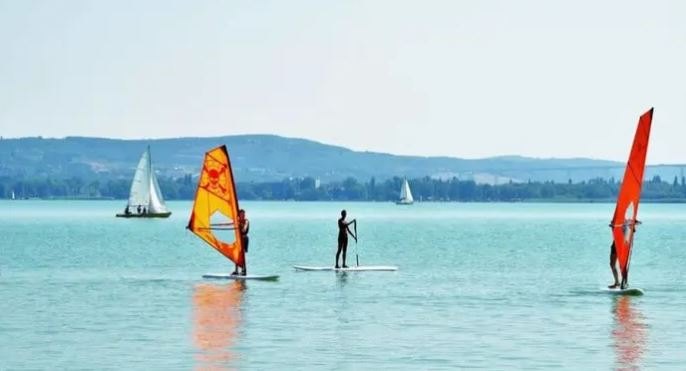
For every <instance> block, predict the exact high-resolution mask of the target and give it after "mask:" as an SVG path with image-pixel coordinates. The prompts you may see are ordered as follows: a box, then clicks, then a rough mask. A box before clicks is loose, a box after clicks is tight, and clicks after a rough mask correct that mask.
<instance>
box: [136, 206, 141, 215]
mask: <svg viewBox="0 0 686 371" xmlns="http://www.w3.org/2000/svg"><path fill="white" fill-rule="evenodd" d="M136 211H138V213H139V214H140V213H141V205H138V207H137V208H136Z"/></svg>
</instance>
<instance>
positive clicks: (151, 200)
mask: <svg viewBox="0 0 686 371" xmlns="http://www.w3.org/2000/svg"><path fill="white" fill-rule="evenodd" d="M138 207H141V208H145V212H146V213H147V214H165V213H169V210H167V206H166V205H165V203H164V198H163V197H162V191H160V186H159V184H158V183H157V177H156V176H155V171H154V169H153V167H152V156H151V155H150V147H148V148H146V150H145V152H143V154H142V155H141V159H140V161H138V167H136V173H135V174H134V176H133V181H132V182H131V191H130V192H129V203H128V208H127V209H130V210H132V212H136V210H137V209H138ZM170 214H171V213H170Z"/></svg>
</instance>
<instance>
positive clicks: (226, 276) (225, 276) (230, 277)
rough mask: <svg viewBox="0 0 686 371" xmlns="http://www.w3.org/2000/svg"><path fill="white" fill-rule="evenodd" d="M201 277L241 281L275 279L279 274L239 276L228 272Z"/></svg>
mask: <svg viewBox="0 0 686 371" xmlns="http://www.w3.org/2000/svg"><path fill="white" fill-rule="evenodd" d="M202 278H209V279H217V280H236V281H243V280H260V281H276V280H278V279H279V276H278V275H272V276H264V275H262V276H256V275H253V274H249V275H247V276H241V275H239V274H228V273H207V274H203V275H202Z"/></svg>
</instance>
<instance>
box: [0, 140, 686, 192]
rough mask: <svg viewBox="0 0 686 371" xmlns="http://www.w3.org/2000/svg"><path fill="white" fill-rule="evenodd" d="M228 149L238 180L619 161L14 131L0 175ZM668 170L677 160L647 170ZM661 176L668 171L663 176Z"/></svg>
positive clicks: (103, 171) (175, 167)
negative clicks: (57, 135)
mask: <svg viewBox="0 0 686 371" xmlns="http://www.w3.org/2000/svg"><path fill="white" fill-rule="evenodd" d="M220 144H226V145H227V146H228V148H229V152H230V155H231V159H232V163H233V165H234V171H235V173H236V178H237V179H238V181H242V182H249V181H272V180H282V179H284V178H289V177H306V176H311V177H315V178H320V179H321V181H322V182H327V181H332V180H341V179H344V178H346V177H354V178H357V179H362V180H364V179H369V178H371V177H376V179H380V180H381V179H387V178H391V177H394V176H400V177H403V176H406V177H412V178H416V177H423V176H429V177H439V178H452V177H458V178H460V179H474V180H476V181H477V182H480V183H504V182H508V181H509V180H513V181H528V180H532V181H535V180H541V181H546V180H554V181H556V182H566V181H567V180H569V179H572V180H573V181H575V182H576V181H580V180H587V179H590V178H594V177H603V178H609V177H615V178H621V176H622V172H623V166H624V164H622V163H619V162H614V161H605V160H593V159H586V158H572V159H554V158H551V159H538V158H527V157H520V156H502V157H492V158H484V159H474V160H469V159H460V158H450V157H421V156H396V155H391V154H385V153H375V152H359V151H352V150H349V149H346V148H343V147H338V146H332V145H327V144H322V143H318V142H315V141H311V140H305V139H295V138H284V137H280V136H275V135H236V136H225V137H213V138H175V139H144V140H120V139H104V138H88V137H67V138H63V139H50V138H40V137H38V138H19V139H1V140H0V176H9V177H13V178H37V177H38V178H44V177H53V178H69V177H72V176H79V177H83V178H93V177H98V178H103V179H112V178H115V179H120V178H130V177H131V176H132V175H133V171H134V168H135V166H136V164H137V162H138V160H139V158H140V155H141V153H142V152H143V150H144V149H145V147H146V146H147V145H149V146H150V147H151V151H152V156H153V164H154V166H155V169H156V171H157V172H158V173H159V174H160V175H161V176H167V177H182V176H183V175H186V174H196V173H197V172H198V170H199V166H200V162H201V160H202V155H203V153H204V152H205V151H206V150H208V149H209V148H212V147H214V146H217V145H220ZM658 170H659V174H660V175H661V176H663V178H665V177H671V176H673V175H675V174H680V173H679V172H680V170H681V169H680V168H678V167H675V166H667V167H661V168H660V169H653V170H649V171H648V175H649V176H650V174H651V172H655V171H658ZM665 179H667V178H665Z"/></svg>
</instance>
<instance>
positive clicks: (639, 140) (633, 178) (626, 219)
mask: <svg viewBox="0 0 686 371" xmlns="http://www.w3.org/2000/svg"><path fill="white" fill-rule="evenodd" d="M652 122H653V108H651V109H650V110H648V111H647V112H645V113H644V114H643V115H641V117H640V118H639V120H638V127H637V128H636V134H635V136H634V142H633V145H632V146H631V153H630V154H629V161H628V162H627V165H626V169H625V171H624V178H623V180H622V184H621V187H620V189H619V194H618V195H617V205H616V207H615V213H614V215H613V217H612V222H611V223H610V228H612V238H613V240H614V243H615V249H616V251H617V262H618V263H619V271H620V273H621V276H622V282H621V286H620V288H619V289H609V291H610V292H613V293H622V294H633V295H641V294H643V290H641V289H629V287H628V286H629V263H630V261H631V251H632V248H633V245H634V233H635V232H636V226H637V225H639V224H640V222H639V221H638V219H637V216H638V203H639V201H640V199H641V187H642V185H643V172H644V170H645V163H646V154H647V152H648V140H649V139H650V127H651V125H652Z"/></svg>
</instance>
